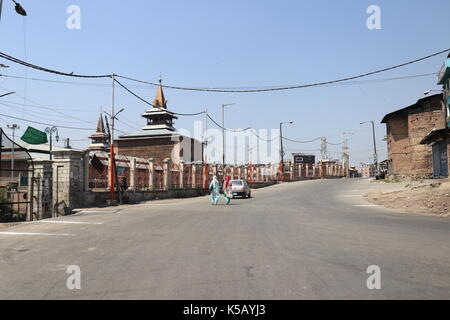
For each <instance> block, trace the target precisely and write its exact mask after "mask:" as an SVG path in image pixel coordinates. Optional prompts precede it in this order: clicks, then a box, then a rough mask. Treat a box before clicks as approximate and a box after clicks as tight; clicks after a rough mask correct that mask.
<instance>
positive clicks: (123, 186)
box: [120, 177, 128, 192]
mask: <svg viewBox="0 0 450 320" xmlns="http://www.w3.org/2000/svg"><path fill="white" fill-rule="evenodd" d="M120 189H121V190H122V191H123V192H125V191H127V190H128V181H127V177H123V178H122V181H121V183H120Z"/></svg>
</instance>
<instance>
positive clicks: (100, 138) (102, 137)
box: [88, 112, 109, 150]
mask: <svg viewBox="0 0 450 320" xmlns="http://www.w3.org/2000/svg"><path fill="white" fill-rule="evenodd" d="M89 139H92V143H91V144H90V145H89V147H88V149H90V150H106V149H108V148H109V141H108V140H109V135H108V134H107V133H106V130H105V123H104V122H103V117H102V113H101V112H100V117H99V118H98V123H97V130H96V132H95V133H93V134H91V135H90V136H89Z"/></svg>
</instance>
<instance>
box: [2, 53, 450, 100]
mask: <svg viewBox="0 0 450 320" xmlns="http://www.w3.org/2000/svg"><path fill="white" fill-rule="evenodd" d="M448 51H450V48H448V49H445V50H441V51H438V52H435V53H433V54H430V55H427V56H425V57H421V58H418V59H414V60H411V61H408V62H405V63H401V64H398V65H394V66H391V67H387V68H383V69H379V70H375V71H371V72H366V73H363V74H359V75H355V76H350V77H346V78H341V79H336V80H329V81H323V82H317V83H310V84H301V85H289V86H282V87H269V88H261V89H216V88H194V87H183V86H169V85H162V84H157V83H154V82H148V81H142V80H139V79H135V78H131V77H127V76H122V75H114V78H115V77H119V78H122V79H127V80H130V81H135V82H140V83H145V84H149V85H153V86H158V85H161V86H162V87H163V88H168V89H175V90H185V91H204V92H222V93H256V92H269V91H282V90H292V89H302V88H309V87H316V86H324V85H329V84H335V83H339V82H346V81H349V80H355V79H359V78H364V77H368V76H371V75H374V74H378V73H382V72H386V71H390V70H394V69H398V68H401V67H405V66H407V65H411V64H414V63H417V62H420V61H423V60H427V59H430V58H432V57H435V56H438V55H441V54H443V53H447V52H448ZM0 58H4V59H6V60H9V61H11V62H14V63H17V64H20V65H23V66H25V67H29V68H33V69H36V70H40V71H44V72H49V73H53V74H57V75H61V76H67V77H75V78H111V77H113V75H112V74H109V75H80V74H74V73H73V72H72V73H67V72H61V71H57V70H52V69H48V68H45V67H41V66H37V65H34V64H31V63H28V62H26V61H23V60H20V59H17V58H14V57H12V56H9V55H7V54H5V53H3V52H0Z"/></svg>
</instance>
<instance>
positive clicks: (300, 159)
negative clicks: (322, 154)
mask: <svg viewBox="0 0 450 320" xmlns="http://www.w3.org/2000/svg"><path fill="white" fill-rule="evenodd" d="M292 156H293V158H294V163H310V164H314V163H316V156H314V155H305V154H293V155H292Z"/></svg>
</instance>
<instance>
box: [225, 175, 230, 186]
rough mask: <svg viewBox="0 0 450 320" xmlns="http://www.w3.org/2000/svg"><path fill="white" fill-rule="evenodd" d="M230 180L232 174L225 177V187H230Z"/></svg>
mask: <svg viewBox="0 0 450 320" xmlns="http://www.w3.org/2000/svg"><path fill="white" fill-rule="evenodd" d="M230 180H231V178H230V176H226V177H225V188H228V185H229V184H230Z"/></svg>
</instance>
